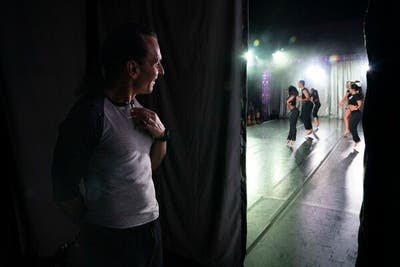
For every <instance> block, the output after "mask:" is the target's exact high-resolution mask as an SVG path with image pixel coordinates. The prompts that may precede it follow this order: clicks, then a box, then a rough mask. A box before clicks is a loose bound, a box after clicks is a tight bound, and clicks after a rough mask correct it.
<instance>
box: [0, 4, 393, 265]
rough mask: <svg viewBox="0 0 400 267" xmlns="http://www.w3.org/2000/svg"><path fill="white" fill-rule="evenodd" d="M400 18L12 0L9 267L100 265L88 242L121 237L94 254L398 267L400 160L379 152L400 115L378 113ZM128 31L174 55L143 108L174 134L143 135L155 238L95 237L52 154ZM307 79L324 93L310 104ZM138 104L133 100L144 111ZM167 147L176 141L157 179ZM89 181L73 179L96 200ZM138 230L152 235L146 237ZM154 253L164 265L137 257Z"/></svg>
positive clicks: (0, 31)
mask: <svg viewBox="0 0 400 267" xmlns="http://www.w3.org/2000/svg"><path fill="white" fill-rule="evenodd" d="M367 10H368V11H367ZM394 10H395V7H394V3H392V2H384V1H379V0H370V1H367V0H356V1H344V0H337V1H329V2H326V1H323V2H321V1H320V2H318V1H310V0H304V1H289V0H281V1H247V0H233V1H232V0H216V1H180V0H154V1H132V0H122V1H98V0H94V1H89V0H86V1H78V0H73V1H67V2H65V1H64V2H61V1H50V0H43V1H38V2H36V1H28V0H22V1H4V2H3V3H2V4H1V5H0V38H1V40H0V89H1V116H0V120H1V121H0V122H1V124H2V125H3V127H2V131H1V140H3V142H4V140H5V144H4V145H3V150H2V151H3V160H2V161H1V170H2V175H1V177H2V178H3V181H4V183H3V188H5V190H3V196H4V199H5V200H6V201H3V211H5V216H4V217H3V222H5V227H3V228H2V230H3V233H4V234H5V239H3V240H4V241H3V244H5V245H6V250H5V251H4V252H5V254H6V256H7V257H5V258H3V259H1V260H0V262H1V265H2V266H35V267H36V266H38V267H67V266H68V267H75V266H94V265H93V264H87V262H86V261H87V260H88V259H89V258H90V257H89V256H88V255H89V254H86V252H83V251H84V249H87V248H88V246H87V244H90V242H88V240H90V239H89V238H88V236H89V237H90V234H88V233H92V234H93V233H95V234H93V235H92V237H94V238H97V237H98V236H99V239H98V240H105V239H101V238H100V235H103V234H104V233H109V234H110V236H111V233H113V235H114V237H120V238H122V239H121V240H124V241H118V238H116V239H115V240H113V241H110V243H109V244H107V242H100V243H101V244H99V242H97V241H93V242H92V245H93V247H96V246H97V247H101V248H102V249H103V252H102V253H99V252H98V251H96V252H97V255H96V253H92V254H90V255H92V256H93V255H95V256H94V257H93V258H96V259H97V260H98V261H100V263H101V264H102V266H116V267H118V266H167V267H169V266H171V267H175V266H177V267H180V266H188V267H206V266H207V267H208V266H210V267H212V266H213V267H217V266H218V267H219V266H223V267H225V266H226V267H231V266H232V267H234V266H235V267H236V266H238V267H239V266H246V267H253V266H255V267H258V266H278V267H279V266H396V264H395V262H397V261H398V259H397V257H396V253H394V252H393V250H395V247H394V246H391V245H390V244H392V243H393V242H396V239H395V237H394V235H392V232H391V229H395V228H393V227H395V226H392V225H387V226H386V225H385V227H384V228H383V226H382V225H383V223H384V220H386V219H387V217H386V216H385V215H386V214H387V211H389V214H392V213H393V209H394V208H392V204H390V203H395V201H393V200H390V199H388V198H392V197H393V196H395V195H396V194H395V193H394V192H393V193H392V192H389V193H387V191H388V189H389V190H390V189H391V190H393V191H394V189H395V188H396V187H395V186H394V180H395V177H394V175H393V174H391V175H385V174H386V171H387V173H395V171H396V164H392V162H391V160H393V161H395V159H393V158H391V157H390V156H389V155H388V154H387V153H386V150H385V149H387V147H386V146H387V145H382V143H381V142H382V138H386V133H385V132H382V125H383V126H385V127H386V126H387V125H389V124H387V123H386V121H385V120H386V119H388V120H391V118H393V116H395V115H393V114H395V112H396V111H394V110H392V109H395V108H396V105H390V104H389V105H382V101H387V100H382V92H384V90H385V89H386V90H387V89H388V88H392V87H393V77H396V76H395V75H396V74H394V69H395V68H394V62H393V58H392V53H391V51H394V49H395V48H394V46H395V45H396V41H395V38H396V35H395V34H386V32H385V31H384V30H382V29H386V30H387V29H391V28H393V25H394V21H393V20H394V18H395V16H394V15H393V13H394ZM127 22H135V23H139V24H141V25H147V26H149V27H150V28H151V29H152V30H154V32H155V33H156V34H157V38H156V39H157V42H158V44H159V46H160V53H161V54H162V67H161V63H157V74H158V73H159V72H164V71H165V74H164V75H162V77H161V75H159V77H158V79H157V81H156V82H155V83H154V81H155V80H154V81H153V82H152V83H151V86H154V90H153V91H152V93H151V94H147V93H146V94H147V95H141V96H138V98H137V100H138V101H139V102H140V104H142V105H143V106H144V107H146V108H148V109H150V110H152V112H151V113H146V114H151V115H152V116H153V114H156V115H157V116H156V117H155V118H156V119H159V122H160V123H162V124H163V127H161V128H159V129H161V130H162V131H161V130H157V129H156V130H153V131H156V134H154V133H153V131H151V130H148V129H149V128H146V129H147V134H148V135H152V138H153V139H152V140H153V141H152V142H153V143H151V151H150V152H146V153H148V154H149V155H148V156H149V162H150V161H151V162H150V163H149V164H150V167H149V166H147V167H148V168H150V178H151V179H150V180H151V186H152V188H153V187H154V192H155V193H154V199H156V201H157V202H158V203H157V212H155V213H154V214H157V217H158V218H157V219H154V221H151V222H150V223H145V224H144V226H143V228H140V227H141V225H139V224H136V226H134V227H130V228H127V226H124V227H121V228H120V229H114V228H112V227H111V226H110V227H107V226H106V225H102V226H101V225H100V224H99V225H97V226H96V225H92V226H93V227H92V226H91V225H90V223H89V224H88V223H86V222H84V221H83V222H82V221H73V220H71V218H70V217H69V215H68V214H66V213H64V211H62V209H60V207H61V205H60V203H59V201H58V202H57V201H56V198H57V196H56V192H57V191H56V190H55V188H54V185H55V180H54V177H53V176H54V172H53V173H52V165H53V163H54V161H55V155H56V150H55V147H56V146H57V145H58V142H59V141H57V140H58V139H59V138H60V136H62V135H61V133H62V127H60V126H61V125H63V124H62V122H63V121H64V120H65V119H66V117H67V116H70V115H69V114H70V113H69V112H70V110H71V108H72V107H73V105H74V103H76V102H77V100H78V99H79V98H80V96H79V94H78V93H77V92H78V91H79V89H81V88H82V86H83V85H88V84H90V86H93V85H94V84H96V85H98V83H95V80H94V79H93V80H91V79H92V78H94V77H97V78H98V77H101V76H102V75H103V78H104V75H105V74H104V73H105V72H104V69H103V72H102V71H101V70H102V68H104V66H102V65H101V62H102V61H101V60H102V59H101V57H100V55H101V53H102V51H103V50H101V49H102V43H103V41H104V40H105V39H106V38H108V37H109V36H110V35H108V34H109V33H110V32H112V31H113V29H115V28H116V27H117V26H118V25H121V24H124V23H127ZM146 34H147V33H146ZM146 34H145V35H146ZM146 40H147V39H146ZM155 51H156V50H155ZM157 57H158V55H157ZM126 66H128V65H126ZM129 66H131V65H129ZM96 75H97V76H96ZM99 75H100V76H99ZM132 77H133V76H132ZM129 79H131V78H129ZM132 79H133V78H132ZM300 80H304V81H305V86H304V87H305V88H308V89H311V88H313V91H312V92H313V93H312V94H310V96H311V97H312V98H310V99H308V95H307V94H306V93H304V90H302V89H303V88H302V87H301V83H299V81H300ZM87 81H89V82H90V81H93V84H92V83H85V82H87ZM98 81H99V80H96V82H98ZM102 81H103V80H102ZM347 81H351V83H349V89H348V90H349V91H347V88H346V82H347ZM289 86H294V88H295V89H296V90H297V93H296V94H294V95H293V90H292V91H290V90H288V87H289ZM360 87H361V91H360ZM292 89H293V88H292ZM315 91H317V92H318V93H317V94H315ZM104 92H105V91H104ZM104 92H103V91H102V94H101V95H102V97H101V99H102V100H101V102H99V103H102V104H103V105H104V109H100V113H93V114H97V115H100V116H99V117H100V118H102V119H103V118H105V117H106V116H104V114H106V111H105V110H106V107H108V108H109V107H114V108H115V109H119V110H122V108H121V103H119V102H118V101H115V102H113V101H114V100H115V99H112V97H110V96H109V95H107V94H106V93H104ZM347 92H349V95H347ZM360 92H362V94H361V93H360ZM103 93H104V94H105V95H103ZM297 96H299V97H298V98H297ZM344 96H346V98H345V97H344ZM384 96H386V97H387V96H388V95H387V94H386V93H384ZM291 97H292V98H291ZM353 97H354V99H356V100H357V101H356V102H355V103H354V102H353V104H351V103H350V99H352V98H353ZM342 98H343V99H345V100H343V99H342ZM288 99H291V101H293V99H295V103H294V104H293V102H291V101H289V102H288ZM316 99H317V100H316ZM137 100H135V101H137ZM341 100H343V105H342V104H341V105H340V106H339V102H341ZM135 101H133V100H132V101H131V100H129V101H128V102H126V101H125V102H123V103H125V104H124V105H128V104H130V106H128V107H127V108H128V110H129V108H131V107H135V109H137V108H139V109H140V108H141V107H140V105H138V104H137V103H138V102H135ZM307 101H308V102H310V103H312V106H313V110H312V113H309V114H308V115H307V114H306V113H307V112H308V111H310V112H311V110H308V111H307V109H308V107H309V105H308V106H307ZM360 101H361V102H360ZM117 102H118V103H117ZM316 102H318V103H320V106H321V107H320V109H319V110H318V109H317V110H316V111H315V107H316V106H317V105H316ZM96 103H97V102H96ZM360 103H361V104H362V108H360V109H359V110H358V108H357V105H360ZM350 105H353V106H355V108H354V107H349V106H350ZM90 107H93V105H91V106H90ZM347 109H351V111H352V112H349V113H348V114H350V115H348V116H349V120H350V123H349V124H350V126H349V127H350V128H351V129H349V133H347V130H348V129H347V126H346V125H345V120H344V118H345V116H346V114H347V113H346V111H347ZM353 109H354V111H353ZM377 110H379V112H377ZM153 111H154V113H153ZM314 111H315V112H316V113H315V114H317V113H318V116H319V117H315V115H314V113H313V112H314ZM102 112H104V113H102ZM128 112H132V110H131V111H128ZM142 112H143V111H142ZM296 112H298V113H299V115H298V118H297V116H295V115H293V114H297V113H296ZM353 112H355V113H357V116H354V117H353V118H352V117H351V116H352V114H354V113H353ZM102 114H103V115H102ZM380 114H392V115H393V116H385V115H382V116H380ZM130 115H131V116H130V117H127V118H128V119H129V120H133V122H134V123H133V124H135V125H136V123H138V122H136V121H135V114H134V113H130ZM311 115H312V116H311ZM68 118H69V117H68ZM85 118H86V117H85ZM96 118H97V117H96ZM148 119H149V118H147V120H148ZM156 119H154V121H157V120H156ZM310 119H311V120H310ZM317 119H318V120H317ZM309 120H310V123H311V127H312V131H310V126H307V122H308V121H309ZM293 121H294V123H293ZM147 122H148V121H147ZM106 123H107V122H104V123H103V124H102V125H103V126H104V125H107V124H106ZM160 123H158V124H157V123H155V125H158V126H157V127H160ZM135 125H130V126H129V127H131V128H132V129H136V126H135ZM85 127H86V126H85ZM83 129H86V128H83ZM129 129H130V128H129ZM135 131H136V130H135ZM158 131H160V132H158ZM385 131H386V130H385ZM390 131H392V130H390ZM293 132H294V133H295V134H294V137H293ZM345 132H346V133H345ZM85 133H86V132H85ZM159 133H161V135H160V134H159ZM288 133H289V136H288ZM356 133H358V135H359V137H360V141H359V142H358V141H357V138H356V137H355V136H356ZM135 134H136V132H135ZM390 134H391V135H390V136H392V137H390V138H392V141H393V143H395V141H396V140H395V136H394V137H393V135H395V132H394V133H393V132H391V133H390ZM103 136H104V132H103ZM296 136H297V138H296ZM388 138H389V136H388ZM76 140H80V139H76ZM89 143H90V142H89ZM155 144H157V145H158V148H159V147H161V146H159V145H160V144H166V145H167V146H166V147H167V148H166V154H165V156H164V158H163V159H162V161H160V165H159V166H158V168H157V169H153V170H152V167H153V165H152V164H153V158H152V157H153V156H152V150H153V147H154V146H155ZM393 145H395V144H393ZM125 148H126V147H124V148H123V149H125ZM64 149H66V150H65V151H72V153H74V151H77V150H78V148H77V149H76V150H75V148H74V147H73V146H70V147H68V146H66V148H64ZM68 149H69V150H68ZM79 149H82V147H79ZM61 151H62V150H61ZM94 151H96V150H94ZM71 155H75V154H71ZM110 155H111V154H110ZM76 162H77V164H80V163H79V161H76ZM58 164H60V163H58ZM72 168H73V167H72ZM384 170H385V171H384ZM65 172H66V173H69V170H68V169H65ZM384 175H385V176H384ZM66 177H67V176H66ZM382 177H385V179H381V178H382ZM85 179H87V177H85V175H82V176H81V177H80V178H79V179H75V180H76V181H78V182H79V181H80V184H76V187H77V186H79V190H78V191H79V192H78V194H79V196H81V198H82V199H85V201H86V197H87V196H86V195H85V189H82V185H83V182H84V181H86V180H85ZM68 183H69V182H67V183H65V185H68ZM153 183H154V185H153ZM384 192H385V194H383V193H384ZM382 195H385V198H383V197H382ZM393 206H395V205H393ZM103 212H105V213H107V212H108V210H107V209H104V210H103ZM158 212H159V213H158ZM384 213H385V214H384ZM81 215H82V214H81ZM83 215H84V213H83ZM82 218H83V217H80V219H82ZM385 222H386V221H385ZM394 224H395V222H394ZM138 225H139V226H138ZM90 227H92V228H90ZM96 227H97V228H96ZM146 227H148V228H146ZM157 227H159V228H157ZM397 227H398V226H397ZM87 229H89V231H88V230H87ZM90 229H91V230H90ZM95 229H97V230H95ZM99 229H102V230H99ZM138 229H145V230H143V236H144V237H146V238H151V242H154V243H151V245H150V246H149V247H146V244H147V243H143V245H142V240H141V239H137V240H135V239H134V238H137V237H138V236H139V235H138V236H134V235H133V234H132V233H136V231H137V233H139V231H142V230H138ZM149 229H150V230H149ZM157 229H159V230H160V231H159V230H157ZM91 231H92V232H91ZM96 231H97V232H96ZM118 233H122V234H118ZM140 233H142V232H140ZM160 233H161V234H160ZM97 235H98V236H97ZM128 236H129V237H131V236H134V238H133V239H132V240H134V241H133V243H132V244H133V245H134V246H133V247H134V248H132V249H134V250H135V251H132V252H130V248H131V247H130V246H129V245H126V244H130V243H129V242H131V241H132V240H129V238H128ZM103 237H104V238H108V237H109V236H108V235H107V234H106V235H104V236H103ZM85 238H86V241H85ZM141 238H143V237H141ZM384 238H385V240H384ZM128 240H129V241H128ZM138 240H140V241H138ZM143 240H148V239H144V238H143ZM114 241H115V242H116V243H115V244H125V245H123V246H122V247H121V248H123V249H124V250H123V251H124V252H122V250H119V249H113V248H115V247H113V245H112V244H113V243H112V242H114ZM85 242H86V243H85ZM118 242H120V243H118ZM146 242H147V241H146ZM95 243H97V244H95ZM103 244H104V246H103ZM107 246H109V247H108V248H112V249H111V250H113V252H110V251H111V250H110V251H109V250H107V249H104V248H106V247H107ZM89 247H90V246H89ZM146 249H148V251H150V252H151V253H152V254H151V255H152V256H151V257H150V256H149V259H150V261H151V262H152V263H151V264H149V263H144V262H146V261H147V262H148V260H144V261H143V262H142V263H141V264H139V263H137V262H139V260H137V259H139V258H140V259H141V258H145V256H143V255H147V254H145V253H147V252H148V251H146ZM85 251H86V250H85ZM142 251H144V252H143V253H142ZM109 252H110V253H109ZM161 252H162V256H161ZM112 253H114V254H112ZM100 254H101V255H100ZM107 255H118V256H116V257H114V256H110V257H109V258H107ZM132 255H135V256H132ZM154 255H156V256H154ZM100 256H101V257H100ZM102 257H104V259H107V260H110V262H112V263H105V261H104V262H101V260H99V259H103V258H102ZM119 257H121V258H119ZM114 259H115V261H114ZM125 260H126V262H133V261H134V262H135V264H132V263H130V264H127V263H126V262H125ZM121 262H124V264H122V263H121ZM161 262H163V263H161ZM96 266H99V265H97V264H96Z"/></svg>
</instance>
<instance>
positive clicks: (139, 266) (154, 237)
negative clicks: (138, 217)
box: [80, 219, 163, 267]
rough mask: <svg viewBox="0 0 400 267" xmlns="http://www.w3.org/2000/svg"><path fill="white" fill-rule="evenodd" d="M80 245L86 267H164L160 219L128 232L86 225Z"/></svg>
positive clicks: (81, 234)
mask: <svg viewBox="0 0 400 267" xmlns="http://www.w3.org/2000/svg"><path fill="white" fill-rule="evenodd" d="M80 245H81V248H82V257H83V260H82V263H83V266H87V267H92V266H93V267H100V266H104V267H111V266H112V267H128V266H129V267H145V266H146V267H150V266H151V267H161V266H163V263H162V246H161V229H160V223H159V221H158V219H157V220H155V221H152V222H150V223H147V224H144V225H140V226H136V227H132V228H128V229H113V228H107V227H102V226H98V225H92V224H83V225H82V226H81V232H80Z"/></svg>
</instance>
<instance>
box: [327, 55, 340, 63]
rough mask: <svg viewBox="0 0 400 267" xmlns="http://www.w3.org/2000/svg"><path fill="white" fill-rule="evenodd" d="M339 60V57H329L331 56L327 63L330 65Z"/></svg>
mask: <svg viewBox="0 0 400 267" xmlns="http://www.w3.org/2000/svg"><path fill="white" fill-rule="evenodd" d="M339 59H340V56H339V55H331V56H330V57H329V62H330V63H331V64H332V63H335V62H338V61H339Z"/></svg>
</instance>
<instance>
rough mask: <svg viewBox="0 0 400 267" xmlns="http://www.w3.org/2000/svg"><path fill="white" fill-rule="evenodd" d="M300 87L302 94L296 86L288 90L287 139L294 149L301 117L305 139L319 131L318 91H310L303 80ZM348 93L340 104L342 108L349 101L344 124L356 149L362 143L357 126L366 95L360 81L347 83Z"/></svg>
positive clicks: (319, 105) (312, 89) (299, 83)
mask: <svg viewBox="0 0 400 267" xmlns="http://www.w3.org/2000/svg"><path fill="white" fill-rule="evenodd" d="M298 87H299V90H300V92H301V94H300V95H299V91H298V90H297V88H296V87H294V86H289V88H288V98H287V101H286V103H287V106H288V109H289V123H290V129H289V135H288V137H287V145H288V146H289V147H293V145H294V144H295V142H296V135H297V120H298V118H299V117H300V119H301V121H302V122H303V123H304V128H305V130H306V132H305V138H306V139H312V137H311V135H312V134H314V133H315V132H316V131H318V129H319V124H320V121H319V117H318V111H319V109H320V107H321V102H320V99H319V95H318V91H317V90H315V89H314V88H311V89H310V90H308V89H307V88H306V87H305V81H303V80H301V81H299V82H298ZM346 88H347V91H346V93H345V95H344V97H343V98H342V100H341V101H340V103H339V106H340V107H343V106H344V105H345V103H346V101H347V105H346V109H345V114H344V124H345V134H344V135H345V137H347V136H348V135H349V134H350V133H351V135H352V136H353V140H354V142H355V143H354V149H356V147H357V145H358V144H359V143H360V137H359V135H358V131H357V126H358V124H359V122H360V121H361V118H362V114H361V107H362V105H363V100H364V95H363V93H362V88H361V83H360V82H359V81H355V82H351V81H348V82H346ZM297 102H301V114H300V111H299V109H298V108H297ZM312 118H313V119H314V123H315V129H313V125H312Z"/></svg>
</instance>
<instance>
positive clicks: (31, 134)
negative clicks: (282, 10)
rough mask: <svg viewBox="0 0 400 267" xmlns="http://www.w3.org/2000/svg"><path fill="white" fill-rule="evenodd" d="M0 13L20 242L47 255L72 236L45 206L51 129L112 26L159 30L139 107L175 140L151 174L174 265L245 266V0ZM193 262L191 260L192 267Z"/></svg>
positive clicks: (11, 8)
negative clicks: (21, 211)
mask: <svg viewBox="0 0 400 267" xmlns="http://www.w3.org/2000/svg"><path fill="white" fill-rule="evenodd" d="M2 11H3V12H2V14H1V17H2V19H3V21H2V23H1V24H2V25H1V35H0V36H1V38H2V40H1V54H0V55H1V57H0V60H1V61H0V63H1V67H2V68H1V70H2V72H1V78H2V80H3V81H4V83H3V84H4V86H3V84H2V87H1V88H2V96H4V99H5V102H6V103H7V108H6V109H4V110H5V114H6V116H5V117H6V120H7V122H9V123H8V125H9V127H7V130H8V132H9V133H10V139H11V143H12V145H13V149H11V151H10V153H11V156H12V158H15V167H16V173H15V175H13V176H10V178H11V181H16V182H18V183H15V184H17V186H16V188H15V190H14V192H16V194H17V195H19V196H20V198H21V203H22V204H23V206H24V207H25V208H26V218H27V219H26V220H25V222H26V223H25V224H24V226H25V227H26V229H28V231H26V233H27V236H28V237H29V238H30V239H29V238H28V240H32V241H31V242H25V243H27V246H28V247H29V248H31V250H32V251H33V252H32V254H36V255H37V257H39V258H46V257H47V258H48V257H51V256H52V255H54V252H55V251H56V249H57V248H58V247H59V246H60V245H61V244H62V243H63V242H65V241H68V240H71V239H72V238H73V236H74V235H75V233H76V231H77V229H76V227H75V226H73V225H72V224H70V223H69V222H68V221H67V220H66V218H65V217H64V216H63V215H62V214H61V212H60V211H59V210H58V209H57V208H56V206H55V205H54V203H53V202H52V200H51V183H50V181H51V179H50V163H51V159H52V151H53V147H54V144H55V140H56V133H57V127H58V125H59V123H60V122H61V121H62V119H63V118H64V117H65V115H66V112H67V111H68V109H69V108H70V107H71V105H72V104H73V102H74V100H75V96H74V92H75V90H76V89H77V88H78V87H79V84H80V82H81V80H82V78H83V76H84V74H85V73H87V72H91V71H93V70H94V69H96V67H97V65H96V64H97V63H98V62H97V56H98V48H99V44H100V42H101V41H102V39H103V38H104V36H105V33H106V32H107V31H108V30H110V29H111V28H112V27H113V26H116V25H118V24H120V23H123V22H126V21H136V22H140V23H145V24H148V25H150V26H151V27H153V29H154V30H155V31H156V32H157V34H158V39H159V43H160V46H161V51H162V54H163V64H164V67H165V70H166V75H165V77H163V78H162V79H161V80H159V82H158V85H157V87H156V90H155V92H154V93H153V95H151V96H148V97H144V98H142V99H141V101H142V102H143V103H144V104H145V105H146V106H147V107H150V108H152V109H154V110H156V111H157V112H158V113H159V115H160V117H161V119H162V120H163V121H164V123H165V124H166V126H167V127H168V128H169V129H170V131H171V135H172V139H171V141H170V142H169V144H168V154H167V157H166V158H165V161H164V163H163V165H162V167H161V169H160V170H159V171H158V172H157V173H156V175H155V182H156V189H157V197H158V200H159V204H160V214H161V215H160V219H161V223H162V230H163V241H164V247H165V249H166V260H167V262H168V263H169V265H170V266H176V264H182V263H183V264H185V263H186V264H190V265H199V266H242V265H243V260H244V255H245V248H246V192H245V165H244V163H245V142H246V138H245V136H246V131H245V126H244V125H245V124H244V120H243V118H244V117H245V116H244V115H245V113H246V112H245V111H246V110H245V109H246V107H245V106H246V105H245V103H246V65H245V62H244V61H243V60H242V59H241V55H242V53H243V51H245V50H246V48H247V1H245V0H235V1H229V0H218V1H212V2H209V1H178V0H174V1H171V0H159V1H128V0H123V1H89V0H88V1H77V0H75V1H64V2H61V1H57V2H56V1H50V0H42V1H18V2H12V1H9V2H8V3H7V4H5V5H4V8H2ZM188 266H189V265H188Z"/></svg>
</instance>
